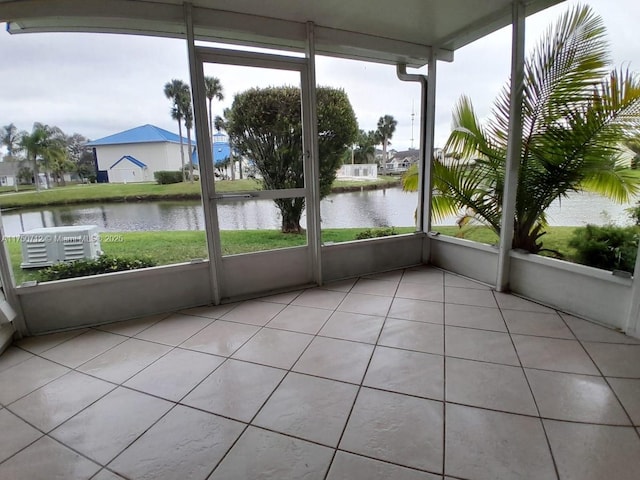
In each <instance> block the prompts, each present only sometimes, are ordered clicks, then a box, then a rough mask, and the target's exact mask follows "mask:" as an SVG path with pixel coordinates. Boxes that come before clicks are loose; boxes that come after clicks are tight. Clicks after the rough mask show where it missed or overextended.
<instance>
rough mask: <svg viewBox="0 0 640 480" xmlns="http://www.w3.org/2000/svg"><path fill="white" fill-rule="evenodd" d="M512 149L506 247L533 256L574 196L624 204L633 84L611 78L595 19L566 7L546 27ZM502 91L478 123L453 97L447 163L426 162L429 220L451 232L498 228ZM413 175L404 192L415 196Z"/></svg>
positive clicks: (638, 111) (634, 108)
mask: <svg viewBox="0 0 640 480" xmlns="http://www.w3.org/2000/svg"><path fill="white" fill-rule="evenodd" d="M523 97H524V98H523V102H522V120H523V134H522V146H521V150H520V156H519V175H518V183H517V185H518V190H517V199H516V208H515V215H514V231H513V248H520V249H524V250H527V251H529V252H533V253H537V252H540V251H541V250H542V249H543V243H542V241H541V238H542V236H543V235H545V233H546V231H547V229H548V225H547V220H546V215H545V211H546V210H547V208H548V207H549V205H550V204H551V203H552V202H554V201H555V200H557V199H562V198H565V197H566V196H567V195H569V194H570V193H572V192H575V191H583V190H586V191H592V192H597V193H600V194H602V195H604V196H606V197H608V198H611V199H613V200H615V201H618V202H628V201H629V199H630V198H631V197H632V196H633V195H634V194H635V193H637V192H638V191H639V186H640V181H639V179H638V176H637V175H634V174H633V172H632V171H630V170H628V169H625V168H624V167H623V166H622V165H621V162H620V153H621V145H622V144H623V142H624V141H625V139H626V138H631V137H634V136H635V135H636V134H637V131H638V126H639V125H640V83H639V82H638V78H637V77H636V76H635V75H634V74H633V73H631V72H629V71H628V70H623V69H614V70H611V60H610V54H609V49H608V44H607V40H606V31H605V27H604V24H603V21H602V19H601V18H600V17H599V16H597V15H596V14H594V12H593V11H592V10H591V8H590V7H588V6H576V7H574V8H573V9H571V10H569V11H568V12H566V13H565V14H563V15H562V16H561V17H560V18H559V20H558V21H557V23H556V25H555V26H553V27H550V28H549V29H548V30H547V32H546V33H545V35H544V36H543V38H542V39H541V41H540V42H539V43H538V45H537V47H536V48H535V50H534V51H533V53H532V54H531V56H529V58H528V59H527V60H526V63H525V77H524V85H523ZM509 107H510V101H509V89H508V88H507V87H505V88H504V89H503V91H502V93H501V95H500V96H499V97H498V98H497V99H496V101H495V104H494V109H493V112H492V116H491V117H490V118H489V119H488V120H487V121H486V123H484V124H483V123H481V122H480V120H479V118H478V115H477V113H476V111H475V110H474V108H473V105H472V102H471V100H470V99H469V98H467V97H466V96H462V97H461V98H460V100H459V102H458V103H457V105H456V107H455V109H454V112H453V130H452V132H451V134H450V136H449V139H448V141H447V143H446V146H445V151H446V152H447V154H448V155H449V156H450V157H452V161H451V162H450V163H449V162H447V164H445V163H443V162H441V161H439V160H438V159H434V160H433V181H434V196H433V213H434V216H435V217H436V218H442V217H444V216H447V215H457V214H460V212H461V211H462V212H463V213H462V215H461V217H460V219H459V225H460V226H464V225H466V224H467V223H469V222H472V221H473V222H477V223H480V224H482V225H485V226H487V227H489V228H490V229H491V230H493V231H494V232H495V233H496V234H499V232H500V228H501V216H502V202H503V188H504V180H505V169H506V157H507V131H508V127H509ZM417 184H418V182H417V170H416V169H413V170H412V171H411V172H410V174H408V175H407V176H406V177H405V179H404V188H405V189H407V190H415V189H417Z"/></svg>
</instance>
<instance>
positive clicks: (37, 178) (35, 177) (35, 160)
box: [33, 155, 40, 192]
mask: <svg viewBox="0 0 640 480" xmlns="http://www.w3.org/2000/svg"><path fill="white" fill-rule="evenodd" d="M33 181H34V182H35V184H36V192H39V191H40V175H39V173H38V157H37V156H35V155H34V157H33Z"/></svg>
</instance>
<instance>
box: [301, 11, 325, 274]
mask: <svg viewBox="0 0 640 480" xmlns="http://www.w3.org/2000/svg"><path fill="white" fill-rule="evenodd" d="M306 56H307V69H306V72H307V74H306V75H304V77H303V79H304V80H306V82H305V84H304V85H302V91H303V100H304V105H303V108H302V111H303V116H304V118H303V123H302V125H303V127H304V128H303V132H304V140H305V145H304V164H305V178H306V180H305V189H306V191H307V198H308V201H307V241H308V243H309V249H310V251H311V252H310V253H311V271H312V274H313V278H314V281H315V282H316V283H317V284H318V285H322V259H321V255H322V230H321V225H320V155H319V152H318V109H317V103H316V102H317V97H316V50H315V33H314V25H313V23H312V22H308V23H307V48H306Z"/></svg>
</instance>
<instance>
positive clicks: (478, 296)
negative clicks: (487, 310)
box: [444, 287, 498, 308]
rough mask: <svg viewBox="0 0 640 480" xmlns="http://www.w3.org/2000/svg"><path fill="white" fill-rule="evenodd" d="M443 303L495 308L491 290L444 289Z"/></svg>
mask: <svg viewBox="0 0 640 480" xmlns="http://www.w3.org/2000/svg"><path fill="white" fill-rule="evenodd" d="M444 301H445V302H446V303H455V304H458V305H472V306H475V307H492V308H497V306H498V305H497V304H496V300H495V298H493V292H492V291H491V290H479V289H477V288H459V287H444Z"/></svg>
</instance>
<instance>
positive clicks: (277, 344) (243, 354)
mask: <svg viewBox="0 0 640 480" xmlns="http://www.w3.org/2000/svg"><path fill="white" fill-rule="evenodd" d="M312 339H313V336H311V335H306V334H303V333H296V332H286V331H284V330H274V329H271V328H265V329H262V330H260V331H259V332H258V333H257V334H256V335H255V336H254V337H253V338H252V339H251V340H249V341H248V342H247V343H246V344H245V345H244V346H243V347H242V348H240V350H238V351H237V352H236V353H234V354H233V358H236V359H238V360H246V361H249V362H255V363H261V364H263V365H268V366H270V367H277V368H284V369H289V368H291V367H292V365H293V364H294V363H295V362H296V360H298V357H300V355H301V354H302V352H303V351H304V349H305V348H307V345H309V343H311V340H312Z"/></svg>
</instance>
